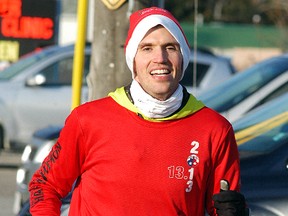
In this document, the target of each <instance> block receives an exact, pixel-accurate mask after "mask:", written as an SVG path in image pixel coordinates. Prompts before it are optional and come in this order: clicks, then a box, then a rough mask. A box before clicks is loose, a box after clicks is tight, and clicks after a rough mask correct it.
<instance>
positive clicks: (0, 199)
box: [0, 151, 21, 216]
mask: <svg viewBox="0 0 288 216" xmlns="http://www.w3.org/2000/svg"><path fill="white" fill-rule="evenodd" d="M20 157H21V154H20V153H15V152H10V151H1V152H0V176H1V178H0V185H1V187H0V216H13V215H14V214H13V201H14V192H15V187H16V171H17V167H18V165H19V164H20Z"/></svg>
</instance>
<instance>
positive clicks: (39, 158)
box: [34, 141, 54, 163]
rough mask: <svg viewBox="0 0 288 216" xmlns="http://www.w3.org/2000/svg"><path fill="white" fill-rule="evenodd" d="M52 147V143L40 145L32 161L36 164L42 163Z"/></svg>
mask: <svg viewBox="0 0 288 216" xmlns="http://www.w3.org/2000/svg"><path fill="white" fill-rule="evenodd" d="M53 145H54V141H50V142H47V143H45V144H44V145H42V146H41V147H40V149H39V150H38V151H37V153H36V155H35V158H34V161H35V162H36V163H42V162H43V160H44V159H45V158H46V157H47V155H48V154H49V152H50V151H51V148H52V146H53Z"/></svg>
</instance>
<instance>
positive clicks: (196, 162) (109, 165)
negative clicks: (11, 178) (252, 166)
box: [29, 95, 240, 216]
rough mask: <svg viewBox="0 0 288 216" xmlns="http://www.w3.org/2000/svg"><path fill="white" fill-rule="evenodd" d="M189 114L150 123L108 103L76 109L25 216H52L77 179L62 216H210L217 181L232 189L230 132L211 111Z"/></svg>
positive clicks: (235, 175) (39, 175)
mask: <svg viewBox="0 0 288 216" xmlns="http://www.w3.org/2000/svg"><path fill="white" fill-rule="evenodd" d="M114 96H115V95H114ZM116 97H117V96H116ZM116 101H117V99H116ZM190 102H193V103H194V102H196V100H195V99H194V98H193V97H192V96H191V98H190ZM193 103H188V104H193ZM196 103H197V102H196ZM186 109H187V107H186ZM191 109H192V110H193V109H194V110H193V114H191V113H190V114H189V115H187V116H186V117H181V118H180V119H177V120H173V119H172V120H166V121H160V122H155V121H149V120H145V119H143V118H141V117H139V116H138V115H137V114H136V113H135V112H133V111H131V110H130V109H127V108H126V107H124V106H123V104H122V105H120V104H119V103H117V102H115V97H114V100H113V99H112V98H111V97H107V98H104V99H100V100H97V101H93V102H89V103H86V104H84V105H82V106H80V107H78V108H76V109H75V110H74V111H73V112H72V113H71V114H70V116H69V117H68V118H67V120H66V124H65V127H64V128H63V130H62V132H61V135H60V137H59V139H58V141H57V143H56V144H55V145H54V147H53V149H52V150H51V152H50V154H49V155H48V157H47V158H46V159H45V161H44V162H43V164H42V166H41V167H40V169H39V170H38V171H37V172H36V173H35V175H34V176H33V179H32V181H31V183H30V188H29V190H30V192H31V201H30V202H31V212H32V215H41V216H43V215H49V216H53V215H59V211H60V210H59V209H60V205H61V202H60V200H59V198H61V197H64V196H65V195H66V194H67V193H68V192H69V191H70V190H71V187H72V184H73V183H74V181H75V180H76V179H77V178H78V181H77V184H76V187H75V190H74V192H73V197H72V201H71V206H70V215H77V216H81V215H93V216H158V215H159V216H163V215H165V216H175V215H186V216H200V215H201V216H203V215H204V211H205V209H206V210H207V211H208V213H209V214H210V215H216V214H215V211H214V209H213V201H212V195H213V194H215V193H218V192H219V190H220V188H219V187H220V183H219V182H220V180H221V179H223V178H224V179H227V180H228V181H229V182H230V184H231V189H232V190H239V178H240V177H239V176H240V173H239V160H238V151H237V146H236V143H235V139H234V133H233V129H232V127H231V125H230V123H229V122H228V121H226V120H225V119H224V118H223V117H222V116H220V115H219V114H217V113H216V112H214V111H212V110H211V109H209V108H206V107H202V106H198V107H196V108H195V107H194V108H193V107H191Z"/></svg>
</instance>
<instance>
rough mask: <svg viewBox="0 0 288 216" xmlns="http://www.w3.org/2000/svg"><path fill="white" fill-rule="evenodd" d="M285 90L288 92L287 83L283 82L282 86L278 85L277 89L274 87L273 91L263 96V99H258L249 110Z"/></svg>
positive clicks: (281, 93)
mask: <svg viewBox="0 0 288 216" xmlns="http://www.w3.org/2000/svg"><path fill="white" fill-rule="evenodd" d="M286 92H288V83H287V82H286V83H284V84H283V85H282V86H279V87H278V88H277V89H275V90H274V91H273V92H271V93H270V94H269V95H267V97H265V98H264V99H263V100H261V101H259V103H257V104H256V105H255V106H254V107H252V108H251V109H250V110H252V109H255V108H256V107H258V106H260V105H262V104H264V103H266V102H268V101H271V100H273V99H275V98H277V97H278V96H280V95H283V94H285V93H286Z"/></svg>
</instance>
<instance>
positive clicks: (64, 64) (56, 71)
mask: <svg viewBox="0 0 288 216" xmlns="http://www.w3.org/2000/svg"><path fill="white" fill-rule="evenodd" d="M89 66H90V55H86V56H85V62H84V77H86V76H87V74H88V73H89ZM72 72H73V57H67V58H64V59H61V60H60V61H57V62H55V63H54V64H52V65H50V66H48V67H46V68H44V69H43V70H42V71H41V72H40V73H39V74H41V75H42V76H44V77H45V83H44V85H45V86H57V85H71V84H72ZM82 82H83V84H84V85H87V83H86V79H85V78H84V79H83V80H82Z"/></svg>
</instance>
